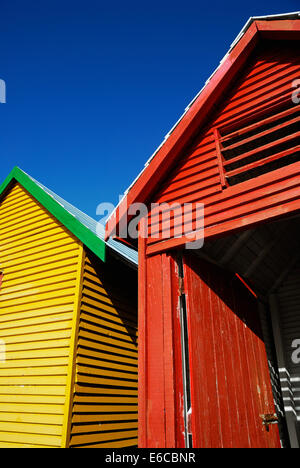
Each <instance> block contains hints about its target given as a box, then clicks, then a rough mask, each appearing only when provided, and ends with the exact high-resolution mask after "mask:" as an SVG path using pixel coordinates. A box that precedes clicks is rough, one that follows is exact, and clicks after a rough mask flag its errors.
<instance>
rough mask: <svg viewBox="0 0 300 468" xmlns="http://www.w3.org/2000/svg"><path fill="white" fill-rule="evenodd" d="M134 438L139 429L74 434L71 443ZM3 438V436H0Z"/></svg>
mask: <svg viewBox="0 0 300 468" xmlns="http://www.w3.org/2000/svg"><path fill="white" fill-rule="evenodd" d="M126 437H128V438H131V437H132V438H133V437H137V431H136V430H135V431H124V432H120V431H114V432H111V433H110V432H108V433H102V434H101V435H100V434H89V435H80V434H78V435H77V434H74V435H73V434H72V437H71V445H78V444H86V443H95V442H102V441H103V442H104V441H110V440H118V439H124V438H126ZM0 438H1V436H0Z"/></svg>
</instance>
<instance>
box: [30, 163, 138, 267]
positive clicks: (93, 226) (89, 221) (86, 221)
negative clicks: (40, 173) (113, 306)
mask: <svg viewBox="0 0 300 468" xmlns="http://www.w3.org/2000/svg"><path fill="white" fill-rule="evenodd" d="M23 172H24V171H23ZM25 174H26V173H25ZM26 175H27V176H28V177H29V178H30V179H31V180H32V181H33V182H34V183H35V184H37V185H38V186H39V187H40V188H41V189H42V190H44V192H46V193H47V194H48V195H50V197H52V198H53V199H54V200H55V201H56V202H57V203H59V204H60V205H61V206H62V207H63V208H64V209H65V210H66V211H67V212H68V213H70V214H71V215H72V216H74V217H75V218H76V219H77V220H78V221H79V222H80V223H81V224H83V225H84V226H85V227H86V228H88V229H89V230H90V231H91V232H92V233H93V234H95V235H96V236H97V237H99V239H101V241H104V234H105V229H104V226H103V228H102V227H101V224H100V223H98V222H97V221H96V220H94V219H93V218H91V217H90V216H88V215H87V214H85V213H83V212H82V211H80V210H79V209H78V208H76V207H75V206H73V205H71V203H69V202H67V201H66V200H64V199H63V198H61V197H60V196H59V195H57V194H56V193H54V192H53V191H52V190H50V189H48V188H47V187H45V186H44V185H43V184H41V183H40V182H38V181H37V180H35V179H34V178H33V177H31V176H30V175H29V174H26ZM105 244H106V245H107V247H109V248H110V249H111V250H112V251H114V252H115V253H117V254H118V255H120V256H121V257H122V258H123V259H125V260H126V261H128V262H129V263H131V264H133V265H134V266H137V265H138V252H137V251H136V250H134V249H131V248H130V247H127V246H126V245H124V244H122V243H121V242H118V241H115V240H114V239H109V240H108V241H106V242H105Z"/></svg>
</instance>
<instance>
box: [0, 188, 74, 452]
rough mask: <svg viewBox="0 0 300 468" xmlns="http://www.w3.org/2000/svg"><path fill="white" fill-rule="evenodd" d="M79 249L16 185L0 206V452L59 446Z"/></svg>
mask: <svg viewBox="0 0 300 468" xmlns="http://www.w3.org/2000/svg"><path fill="white" fill-rule="evenodd" d="M80 252H82V246H81V244H80V243H79V242H78V241H77V240H76V239H75V238H74V237H73V236H72V235H71V234H70V233H69V232H68V231H67V230H66V229H65V228H64V227H63V226H62V225H61V224H60V223H59V222H57V221H56V220H55V219H54V217H53V216H51V215H50V214H49V213H48V212H47V211H46V210H45V209H44V208H43V207H42V206H41V205H40V204H39V203H37V202H36V201H35V200H34V198H33V197H32V196H31V195H30V194H29V193H27V192H26V191H25V190H24V189H23V188H22V187H21V186H20V185H19V184H16V185H15V186H14V187H13V188H12V189H11V191H10V192H9V193H8V194H7V195H6V196H5V198H4V199H3V200H2V202H1V204H0V270H1V271H3V272H4V279H3V284H2V288H1V291H0V340H1V341H2V342H4V343H5V347H6V360H5V361H4V362H3V361H2V362H0V447H60V446H61V445H62V434H63V427H64V425H65V423H66V421H64V415H65V414H66V404H67V398H66V392H67V382H68V374H69V365H70V338H71V335H72V325H73V323H74V309H75V308H76V286H78V269H79V264H80V262H79V260H80Z"/></svg>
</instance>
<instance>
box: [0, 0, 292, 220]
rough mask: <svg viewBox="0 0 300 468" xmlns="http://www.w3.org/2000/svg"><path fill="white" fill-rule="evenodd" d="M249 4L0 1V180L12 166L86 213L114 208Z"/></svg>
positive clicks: (262, 11)
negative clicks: (3, 88)
mask: <svg viewBox="0 0 300 468" xmlns="http://www.w3.org/2000/svg"><path fill="white" fill-rule="evenodd" d="M297 10H299V4H298V2H297V1H294V0H285V1H278V0H272V1H270V0H264V1H263V2H262V1H261V0H260V1H258V0H253V1H251V2H231V1H227V2H224V1H223V2H216V1H214V2H208V1H205V2H204V1H195V0H185V1H181V2H179V1H177V0H173V1H169V0H167V1H164V0H160V1H157V0H153V1H151V2H147V1H146V2H136V1H131V0H128V1H126V2H125V1H123V2H121V1H114V2H104V1H102V0H98V1H96V0H85V1H78V0H72V1H69V0H51V1H49V0H44V1H42V2H41V1H37V0H36V1H31V0H27V1H26V2H25V1H24V0H1V6H0V44H1V49H0V79H3V80H5V82H6V85H7V103H6V104H0V151H1V167H0V179H1V181H2V179H4V178H5V177H6V176H7V174H8V173H9V172H10V170H11V169H12V168H13V167H14V166H15V165H17V166H19V167H21V168H22V169H23V170H25V171H26V172H28V173H29V174H30V175H32V176H33V177H34V178H36V179H38V180H40V181H41V182H42V183H43V184H44V185H47V186H48V187H49V188H51V189H52V190H54V191H55V192H56V193H58V194H59V195H60V196H62V197H63V198H65V199H66V200H68V201H69V202H70V203H73V204H75V205H76V206H77V207H78V208H80V209H82V210H83V211H85V212H86V213H88V214H89V215H90V216H92V217H96V207H97V205H98V204H99V203H100V202H104V201H105V202H111V203H114V204H115V203H117V201H118V197H119V194H122V193H123V192H124V190H125V189H126V188H127V187H128V186H129V185H130V184H131V182H132V181H133V179H134V178H135V177H136V176H137V174H138V173H139V172H140V171H141V169H142V168H143V165H144V163H145V162H146V160H147V159H148V158H149V157H150V155H151V154H152V153H153V152H154V150H155V149H156V148H157V146H158V145H159V144H160V143H161V141H162V140H163V138H164V136H165V135H166V133H168V131H169V130H170V128H171V127H172V126H173V125H174V123H175V122H176V121H177V119H178V118H179V117H180V116H181V114H182V113H183V111H184V109H185V107H186V106H187V105H188V104H189V102H190V101H191V100H192V99H193V97H194V96H195V95H196V94H197V92H198V91H199V90H200V88H202V86H203V84H204V82H205V81H206V79H207V78H208V77H209V76H210V75H211V73H212V72H213V71H214V69H215V68H216V66H217V65H218V63H219V61H220V60H221V59H222V57H223V56H224V54H225V53H226V52H227V51H228V49H229V47H230V44H231V43H232V41H233V40H234V38H235V37H236V35H237V34H238V32H239V31H240V30H241V28H242V27H243V25H244V24H245V22H246V21H247V19H248V18H249V17H250V16H256V15H269V14H276V13H284V12H291V11H297Z"/></svg>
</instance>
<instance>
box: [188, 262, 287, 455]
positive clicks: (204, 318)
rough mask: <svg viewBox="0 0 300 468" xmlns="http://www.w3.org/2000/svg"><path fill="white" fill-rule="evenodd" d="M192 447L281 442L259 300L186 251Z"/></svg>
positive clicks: (276, 444) (229, 275) (226, 274)
mask: <svg viewBox="0 0 300 468" xmlns="http://www.w3.org/2000/svg"><path fill="white" fill-rule="evenodd" d="M184 284H185V294H186V306H187V317H188V318H187V320H188V334H189V355H190V393H191V395H190V397H191V408H192V415H191V431H192V438H193V447H200V448H202V447H203V448H205V447H207V448H220V447H224V448H231V447H233V448H239V447H245V448H248V447H251V448H255V447H257V448H279V447H280V439H279V430H278V425H277V424H276V423H275V424H271V425H264V424H263V421H264V420H263V418H264V417H265V418H266V417H268V416H266V415H272V417H273V418H274V414H275V406H274V401H273V396H272V389H271V381H270V374H269V369H268V363H267V356H266V350H265V345H264V341H263V337H262V331H261V326H260V321H259V313H258V303H257V299H256V298H255V297H254V295H253V294H251V292H249V290H248V289H247V287H246V286H245V285H244V284H243V283H242V282H241V281H240V280H239V279H238V278H237V277H236V276H235V275H233V274H232V273H229V272H227V271H225V270H222V269H221V268H219V267H217V266H215V265H212V264H210V263H208V262H205V261H203V260H201V259H199V258H197V257H195V256H190V255H185V257H184Z"/></svg>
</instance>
